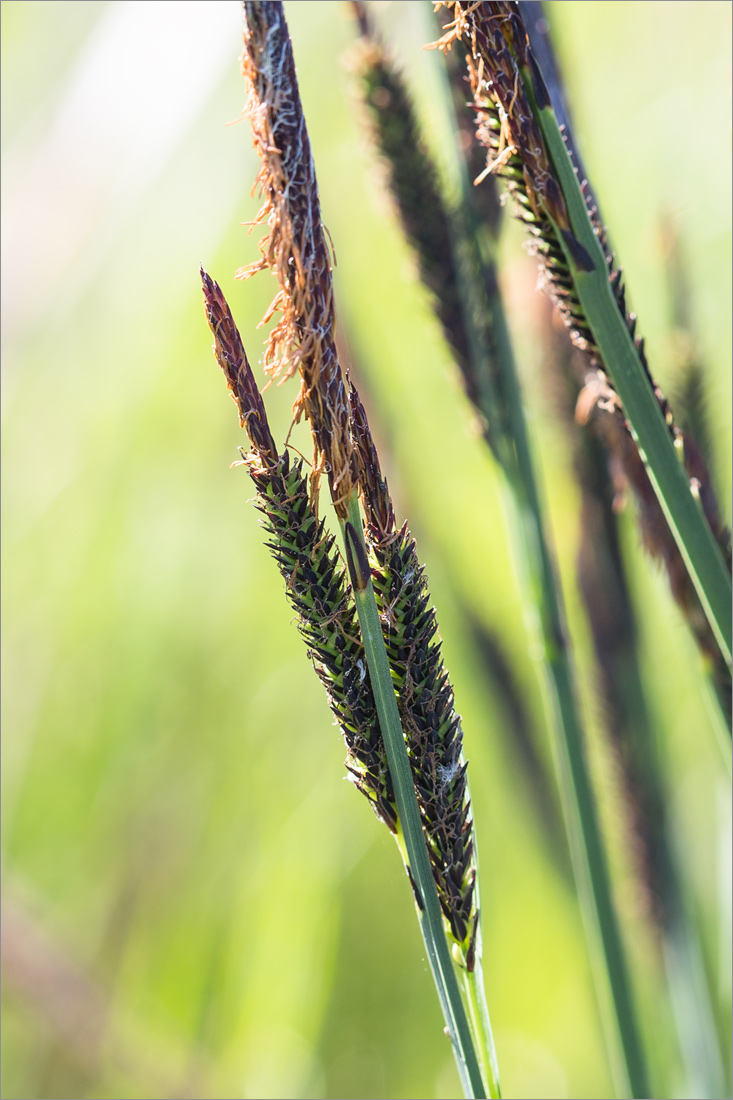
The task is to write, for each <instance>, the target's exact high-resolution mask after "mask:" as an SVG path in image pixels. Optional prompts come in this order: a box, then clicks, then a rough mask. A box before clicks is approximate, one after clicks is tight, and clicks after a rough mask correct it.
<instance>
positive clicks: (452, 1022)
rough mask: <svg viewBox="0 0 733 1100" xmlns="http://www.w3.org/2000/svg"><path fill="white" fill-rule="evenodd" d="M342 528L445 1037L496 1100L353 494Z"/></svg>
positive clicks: (464, 1073) (474, 1082)
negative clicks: (463, 985) (431, 847)
mask: <svg viewBox="0 0 733 1100" xmlns="http://www.w3.org/2000/svg"><path fill="white" fill-rule="evenodd" d="M340 522H341V531H342V534H343V538H344V544H345V547H346V557H347V561H348V563H349V571H350V573H351V582H352V587H353V591H354V597H355V600H356V608H357V613H358V616H359V625H360V627H361V634H362V640H363V642H364V650H365V655H366V660H367V665H368V668H369V676H370V679H371V683H372V690H373V692H374V699H375V703H376V707H377V713H378V715H379V721H380V724H381V727H382V736H383V739H384V745H385V749H386V753H387V761H388V764H389V770H390V775H391V777H392V783H393V787H394V793H395V799H396V802H397V810H398V814H399V821H400V826H401V830H402V833H403V837H404V846H405V850H406V856H407V863H406V865H407V867H408V870H409V874H410V878H411V881H412V884H413V890H414V893H415V902H416V905H417V908H418V912H419V919H420V928H421V931H422V934H423V939H424V941H425V948H426V951H427V953H428V959H429V962H430V968H431V970H432V973H433V979H434V981H435V985H436V988H437V991H438V996H439V998H440V1003H441V1007H442V1009H443V1015H444V1017H445V1021H446V1026H447V1030H448V1034H449V1036H450V1039H451V1042H452V1044H453V1052H454V1055H455V1058H456V1063H457V1065H458V1071H459V1074H460V1077H461V1083H462V1085H463V1089H464V1092H465V1094H466V1096H467V1097H485V1098H493V1097H499V1096H500V1095H501V1092H500V1090H499V1081H498V1073H497V1071H496V1065H495V1061H494V1059H493V1058H492V1053H493V1043H491V1045H490V1050H491V1053H486V1052H485V1051H484V1052H482V1053H481V1054H479V1053H477V1050H481V1047H482V1043H481V1042H480V1041H477V1039H479V1038H481V1039H483V1041H484V1042H485V1043H487V1045H488V1044H489V1043H490V1034H491V1033H490V1029H489V1028H488V1018H487V1017H486V1019H485V1020H484V1017H483V1016H481V1015H480V1014H479V1016H478V1017H476V1018H474V1013H472V1014H471V1015H472V1020H473V1021H474V1025H476V1023H477V1021H478V1022H482V1026H481V1029H480V1033H479V1035H476V1036H475V1035H474V1034H472V1029H471V1026H470V1025H469V1021H468V1018H467V1015H466V1009H465V1006H464V1003H463V999H462V997H461V992H460V989H459V986H458V981H457V978H456V972H455V968H454V965H453V960H452V959H451V955H450V952H449V950H448V943H447V940H446V936H445V930H444V927H443V918H442V915H441V911H440V905H439V902H438V895H437V892H436V889H435V881H434V878H433V873H432V870H431V867H430V861H429V858H428V853H427V848H426V845H425V838H424V835H423V831H422V825H421V822H420V811H419V808H418V803H417V797H416V794H415V786H414V782H413V777H412V769H411V767H410V760H409V757H408V754H407V749H406V746H405V738H404V734H403V732H402V723H401V721H400V716H399V711H398V708H397V699H396V697H395V692H394V687H393V684H392V673H391V671H390V666H389V661H388V659H387V651H386V648H385V644H384V636H383V634H382V626H381V622H380V619H379V613H378V610H377V604H376V600H375V597H374V589H373V587H372V582H371V577H370V574H369V567H368V559H367V556H366V546H365V543H364V539H363V534H362V521H361V515H360V512H359V504H358V500H357V497H356V494H352V496H351V497H350V499H349V501H348V509H347V516H346V518H345V519H342V520H341V521H340ZM487 1036H488V1038H487ZM481 1063H483V1065H484V1066H485V1069H486V1071H488V1072H487V1078H486V1080H484V1073H483V1072H482V1065H481Z"/></svg>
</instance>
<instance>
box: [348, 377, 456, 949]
mask: <svg viewBox="0 0 733 1100" xmlns="http://www.w3.org/2000/svg"><path fill="white" fill-rule="evenodd" d="M349 397H350V402H351V417H352V435H353V439H354V447H355V451H356V456H357V464H358V469H359V484H360V488H361V491H362V501H363V504H364V512H365V515H366V530H365V538H366V543H367V547H368V548H369V550H370V553H371V555H372V560H373V564H372V584H373V586H374V593H375V596H376V600H377V607H378V609H379V613H380V618H381V621H382V628H383V632H384V640H385V645H386V648H387V656H388V659H389V664H390V668H391V669H392V676H393V681H394V685H395V691H396V693H397V702H398V707H399V711H400V718H401V720H402V727H403V730H404V733H405V740H406V742H407V748H408V753H409V756H410V764H411V767H412V774H413V779H414V783H415V790H416V793H417V800H418V805H419V807H420V816H421V819H422V825H423V830H424V832H425V837H426V840H427V845H428V854H429V857H430V863H431V867H432V871H433V877H434V878H435V884H436V887H437V890H438V899H439V901H440V906H441V909H442V911H443V914H444V916H445V919H446V921H447V922H448V925H449V926H450V930H451V933H452V935H453V937H454V939H455V940H456V941H457V942H458V943H459V944H460V945H462V947H463V948H464V950H465V952H466V954H465V959H466V965H467V966H468V967H469V969H470V968H471V967H472V965H473V952H472V950H471V946H472V944H473V942H474V938H475V934H476V929H477V927H478V911H477V908H476V904H475V896H474V893H475V881H476V863H475V858H474V854H475V839H474V831H473V821H472V818H471V808H470V802H469V796H468V785H467V780H466V764H465V763H464V761H463V759H462V747H463V731H462V729H461V720H460V717H459V715H458V714H457V713H456V710H455V706H454V698H453V688H452V686H451V684H450V681H449V678H448V673H447V671H446V669H445V666H444V664H443V660H442V656H441V651H440V639H439V634H438V624H437V621H436V617H435V610H434V609H433V608H432V607H431V606H430V594H429V592H428V587H427V581H426V578H425V570H424V568H423V567H422V566H421V565H420V563H419V561H418V557H417V547H416V545H415V540H414V539H413V537H412V535H411V534H410V532H409V530H408V528H407V524H404V525H403V526H402V527H401V528H400V529H399V530H397V527H396V524H395V518H394V510H393V507H392V502H391V499H390V496H389V490H388V487H387V482H386V481H385V480H384V478H383V477H382V472H381V469H380V465H379V459H378V456H377V452H376V449H375V447H374V442H373V439H372V436H371V432H370V430H369V425H368V423H367V419H366V414H365V412H364V407H363V405H362V404H361V401H360V400H359V395H358V394H357V392H356V390H355V389H354V388H353V386H352V387H351V389H350V393H349Z"/></svg>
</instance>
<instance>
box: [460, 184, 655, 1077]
mask: <svg viewBox="0 0 733 1100" xmlns="http://www.w3.org/2000/svg"><path fill="white" fill-rule="evenodd" d="M460 182H461V190H462V192H463V197H464V203H463V206H464V207H465V209H466V210H469V211H470V209H471V198H470V192H469V191H468V188H469V187H470V184H469V183H468V181H467V179H466V177H465V173H462V178H461V181H460ZM463 217H464V218H465V219H466V222H465V227H466V228H467V229H468V230H469V233H468V234H467V236H468V248H469V249H470V250H472V251H473V261H472V263H471V267H472V268H473V269H474V270H478V271H482V270H483V271H486V269H487V263H486V261H485V259H484V257H482V256H481V254H480V248H479V245H478V238H479V228H478V227H477V226H471V225H470V215H465V214H464V215H463ZM464 277H465V276H464ZM466 281H468V280H467V279H466ZM483 282H484V286H483V288H481V290H482V291H483V293H484V294H485V299H486V305H485V315H486V317H488V318H490V324H491V327H492V341H493V345H494V347H495V349H496V362H495V364H493V370H494V371H498V375H497V377H496V378H491V370H492V368H490V367H488V365H487V362H486V358H485V356H483V355H479V356H477V357H476V362H475V366H476V370H477V373H478V376H479V377H478V379H477V383H478V384H477V386H476V389H477V393H478V406H479V409H480V411H481V413H482V414H483V415H484V417H485V419H486V422H487V425H488V431H487V441H488V442H489V443H490V444H491V446H492V448H493V450H494V452H495V454H496V455H497V457H498V459H499V462H500V464H501V466H502V468H503V471H504V475H505V477H506V479H507V484H508V487H509V490H510V494H511V498H512V505H513V507H511V508H510V509H509V511H510V513H511V519H512V520H513V523H511V524H510V526H511V527H512V528H513V529H514V532H515V535H516V543H517V550H518V553H517V558H518V560H519V562H520V563H521V566H522V569H521V571H522V573H523V575H524V581H525V584H526V586H527V588H528V589H529V592H530V600H529V602H530V604H531V606H532V607H533V608H536V609H537V612H538V617H539V630H540V633H541V637H542V641H543V648H544V661H543V666H544V671H545V676H546V684H547V688H548V691H549V697H550V700H551V705H552V712H553V718H552V721H551V723H550V724H551V728H552V729H553V732H554V739H553V746H554V756H555V763H556V769H557V772H558V782H559V786H560V790H561V794H562V801H563V808H564V814H565V820H566V827H567V831H568V835H569V838H570V848H571V854H572V859H573V868H574V872H575V878H576V882H577V885H578V893H579V896H580V902H581V907H582V912H583V918H584V923H585V925H586V931H587V937H588V940H589V945H590V954H591V960H592V965H593V968H594V971H595V979H596V989H597V992H598V997H599V1002H600V1004H601V1011H602V1016H603V1020H604V1029H605V1032H606V1037H607V1044H608V1047H609V1052H610V1058H611V1062H612V1064H613V1068H614V1077H615V1079H616V1083H617V1089H618V1092H619V1095H621V1096H628V1095H632V1096H635V1097H644V1096H648V1095H649V1089H648V1085H647V1077H646V1068H645V1062H644V1056H643V1048H642V1044H641V1039H640V1035H639V1031H638V1025H637V1023H636V1017H635V1012H634V1006H633V999H632V995H631V988H630V983H629V975H628V968H627V965H626V959H625V953H624V947H623V942H622V939H621V936H620V932H619V927H618V922H617V919H616V913H615V909H614V905H613V898H612V894H611V885H610V878H609V873H608V867H607V863H606V858H605V852H604V847H603V841H602V838H601V834H600V829H599V824H598V814H597V812H596V807H595V799H594V795H593V789H592V786H591V781H590V777H589V774H588V769H587V765H586V762H585V757H584V753H583V734H582V724H581V721H580V716H579V713H578V705H577V701H576V696H575V692H574V688H573V673H572V665H571V659H570V653H569V649H568V643H567V633H566V628H565V621H564V611H563V606H562V594H561V591H560V587H559V581H558V578H557V577H556V575H555V570H554V568H553V563H552V555H551V553H550V549H549V544H548V538H547V535H546V531H545V523H544V518H543V506H542V501H541V497H540V493H539V490H538V486H537V479H536V477H535V471H534V463H533V460H532V454H531V449H530V444H529V438H528V434H527V423H526V418H525V415H524V408H523V404H522V395H521V390H520V385H519V379H518V376H517V370H516V364H515V362H514V354H513V350H512V344H511V338H510V336H509V332H508V330H507V326H506V319H505V316H504V311H503V307H502V303H501V298H500V295H499V291H498V289H496V290H494V291H493V292H492V289H491V288H493V287H495V286H496V280H495V279H493V278H484V280H483ZM475 293H476V288H475V287H474V288H472V289H471V294H470V295H469V294H467V295H466V299H467V300H470V298H471V297H472V296H475ZM473 316H474V314H473V311H467V325H469V327H471V328H473V327H474V326H475V321H474V320H473ZM482 343H483V344H485V341H483V340H482V338H481V334H480V333H478V334H476V335H475V336H474V338H473V339H472V346H473V348H474V349H476V348H478V349H480V348H481V345H482ZM495 400H498V401H499V404H500V408H499V409H498V410H497V409H496V408H495V407H492V404H491V402H493V401H495ZM497 428H498V430H499V431H500V432H502V433H503V435H502V436H500V437H499V438H497V437H496V435H494V437H493V438H490V436H489V433H490V432H491V431H492V430H493V431H494V432H496V431H497ZM599 957H602V958H603V960H604V964H605V971H606V974H605V975H604V974H603V969H604V968H603V966H601V967H600V968H599V967H598V966H597V960H598V958H599ZM609 993H610V998H609ZM609 1001H610V1003H609Z"/></svg>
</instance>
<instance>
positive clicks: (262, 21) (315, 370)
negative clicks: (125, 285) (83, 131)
mask: <svg viewBox="0 0 733 1100" xmlns="http://www.w3.org/2000/svg"><path fill="white" fill-rule="evenodd" d="M244 13H245V31H244V53H243V55H242V70H243V73H244V76H245V78H246V80H247V83H248V85H249V101H248V104H247V113H248V115H249V119H250V123H251V126H252V135H253V138H254V145H255V148H256V150H257V153H258V155H259V157H260V170H259V172H258V175H257V180H256V183H255V187H259V190H260V193H261V195H262V196H263V198H264V203H263V205H262V207H261V209H260V211H259V213H258V215H257V218H256V222H257V223H259V222H266V223H267V226H268V232H267V234H266V235H265V236H264V237H263V238H262V240H261V241H260V251H261V252H262V258H261V259H260V260H258V261H257V262H256V263H254V264H251V265H250V266H249V267H247V268H243V269H241V270H240V271H238V272H237V275H238V277H239V278H243V279H247V278H249V277H250V276H251V275H254V274H255V273H256V272H257V271H262V270H264V269H265V268H271V269H272V270H273V272H274V273H275V276H276V278H277V281H278V284H279V287H280V289H279V291H278V293H277V294H276V296H275V298H274V299H273V301H272V303H271V305H270V307H269V309H268V311H267V313H266V314H265V317H264V318H263V322H267V321H269V320H270V318H271V317H272V316H273V314H274V313H276V312H277V311H280V312H281V314H282V315H281V318H280V320H279V322H278V324H277V325H276V326H275V328H274V329H273V330H272V332H271V333H270V337H269V339H268V342H267V347H266V350H265V369H266V370H268V371H269V372H270V373H271V375H272V377H273V378H277V377H281V378H288V377H289V376H290V375H292V374H294V373H295V371H296V370H299V371H300V375H301V378H302V385H301V390H300V394H299V396H298V398H297V400H296V402H295V406H294V411H295V415H296V419H297V418H299V417H300V415H301V414H302V413H305V415H306V417H307V418H308V420H310V422H311V428H312V431H313V446H314V458H315V461H314V478H315V482H316V483H317V478H318V476H319V474H320V473H321V472H323V471H325V472H326V473H327V474H328V479H329V484H330V488H331V495H332V496H333V500H334V504H335V507H336V511H337V513H338V515H339V516H341V517H344V516H345V515H346V510H347V501H348V499H349V497H350V496H351V494H352V493H353V491H354V486H355V482H356V477H355V467H354V456H353V448H352V444H351V440H350V437H349V428H348V424H349V411H348V401H347V398H346V390H345V387H344V380H343V376H342V373H341V368H340V366H339V361H338V355H337V352H336V343H335V317H334V305H333V284H332V280H331V267H332V254H331V249H330V247H329V243H328V237H327V232H326V230H325V227H324V225H323V223H322V221H321V210H320V203H319V199H318V184H317V181H316V173H315V168H314V165H313V156H312V154H311V147H310V141H309V138H308V131H307V129H306V125H305V119H304V117H303V109H302V106H301V102H300V94H299V91H298V81H297V77H296V74H295V62H294V60H293V51H292V46H291V43H290V37H289V34H288V29H287V24H286V22H285V16H284V14H283V10H282V4H281V3H276V2H274V0H267V2H262V0H245V3H244Z"/></svg>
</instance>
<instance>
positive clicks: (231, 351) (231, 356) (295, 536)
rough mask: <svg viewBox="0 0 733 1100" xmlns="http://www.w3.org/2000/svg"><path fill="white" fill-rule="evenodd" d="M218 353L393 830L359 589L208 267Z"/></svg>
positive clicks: (338, 712) (331, 691) (321, 659)
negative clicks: (280, 432) (274, 420)
mask: <svg viewBox="0 0 733 1100" xmlns="http://www.w3.org/2000/svg"><path fill="white" fill-rule="evenodd" d="M201 279H202V282H203V288H204V303H205V306H206V315H207V319H208V322H209V326H210V328H211V331H212V332H213V334H214V340H215V344H214V353H215V355H216V358H217V361H218V363H219V366H220V367H221V369H222V371H223V372H224V376H225V378H226V380H227V386H228V387H229V390H230V392H231V394H232V396H233V398H234V400H235V402H236V405H237V409H238V412H239V420H240V424H241V425H242V427H244V428H245V429H246V431H247V434H248V435H249V438H250V440H251V443H252V448H253V449H252V450H251V451H250V452H249V453H243V454H242V461H243V464H244V465H245V466H246V467H247V470H248V471H249V475H250V477H251V478H252V481H253V482H254V485H255V488H256V490H257V497H256V500H255V507H256V508H258V510H259V511H260V512H261V513H262V515H263V517H264V519H263V526H264V529H265V531H266V532H267V534H268V536H269V537H268V540H267V542H266V546H267V548H268V549H269V551H270V553H271V554H272V556H273V558H274V559H275V561H276V563H277V566H278V569H279V570H280V573H281V574H282V577H283V579H284V580H285V592H286V595H287V598H288V601H289V603H290V604H291V606H292V607H293V608H294V610H295V612H296V614H297V617H298V628H299V630H300V633H301V635H302V637H303V639H304V641H305V643H306V645H307V647H308V653H309V656H310V657H311V659H312V660H313V665H314V668H315V670H316V673H317V675H318V677H319V679H320V680H321V683H322V684H323V686H324V687H325V689H326V694H327V696H328V702H329V706H330V707H331V710H332V712H333V714H334V715H335V717H336V720H337V722H338V724H339V726H340V728H341V732H342V734H343V736H344V741H345V742H346V748H347V759H346V768H347V770H348V772H349V775H350V778H351V779H352V781H353V782H354V785H355V786H356V787H357V788H358V790H360V791H361V792H362V793H363V794H364V795H365V796H366V797H367V798H368V799H369V801H370V803H371V805H372V807H373V809H374V811H375V813H376V814H377V816H378V817H379V818H381V820H383V821H384V822H385V824H386V825H387V826H388V828H389V829H390V830H391V831H392V832H396V829H397V808H396V805H395V798H394V792H393V789H392V781H391V779H390V775H389V770H388V767H387V759H386V754H385V751H384V745H383V742H382V734H381V729H380V726H379V720H378V718H377V711H376V706H375V703H374V696H373V694H372V689H371V684H370V681H369V675H368V672H367V666H366V658H365V654H364V646H363V644H362V641H361V635H360V633H359V625H358V621H357V615H356V607H355V604H354V599H353V595H352V592H351V588H350V587H349V585H348V582H347V579H346V574H345V570H344V567H343V562H342V559H341V556H340V554H339V553H338V550H337V548H336V544H335V540H334V537H333V535H331V534H329V533H328V532H327V531H326V529H325V521H324V520H323V519H321V520H319V519H318V517H317V516H316V514H315V511H314V509H313V505H312V503H311V500H310V495H309V488H308V479H307V478H306V477H305V476H304V474H303V469H302V466H303V464H302V461H300V462H298V463H296V464H295V465H293V464H291V461H290V455H289V453H288V452H287V451H285V452H284V453H283V454H281V455H280V454H278V451H277V447H276V445H275V442H274V440H273V437H272V433H271V431H270V426H269V424H268V421H267V413H266V411H265V406H264V402H263V400H262V395H261V394H260V392H259V390H258V389H257V384H256V382H255V379H254V376H253V374H252V371H251V369H250V366H249V363H248V361H247V356H246V353H245V350H244V345H243V343H242V338H241V336H240V334H239V331H238V329H237V326H236V324H235V323H234V319H233V317H232V314H231V311H230V309H229V306H228V305H227V302H226V300H225V298H224V295H223V293H222V291H221V288H220V287H219V286H218V284H217V283H215V282H214V280H213V279H212V278H211V277H210V276H209V275H207V274H206V272H205V271H204V270H203V268H202V270H201Z"/></svg>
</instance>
